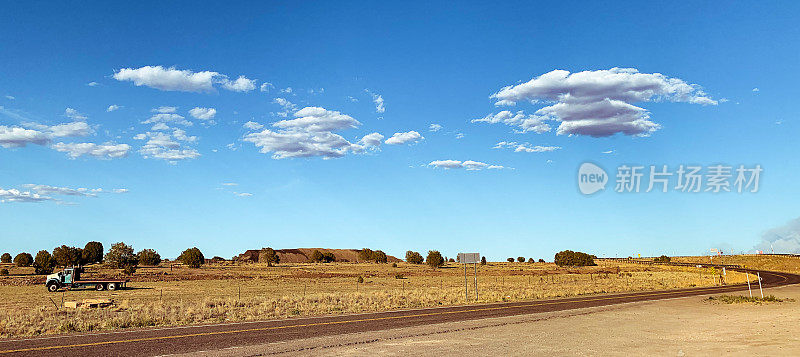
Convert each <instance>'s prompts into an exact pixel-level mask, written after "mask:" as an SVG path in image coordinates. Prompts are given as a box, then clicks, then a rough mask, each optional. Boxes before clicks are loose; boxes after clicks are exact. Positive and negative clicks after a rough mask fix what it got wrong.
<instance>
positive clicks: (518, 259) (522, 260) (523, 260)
mask: <svg viewBox="0 0 800 357" xmlns="http://www.w3.org/2000/svg"><path fill="white" fill-rule="evenodd" d="M517 261H518V262H520V263H524V262H525V257H517Z"/></svg>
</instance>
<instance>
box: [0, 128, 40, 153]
mask: <svg viewBox="0 0 800 357" xmlns="http://www.w3.org/2000/svg"><path fill="white" fill-rule="evenodd" d="M49 142H50V137H49V136H48V135H47V134H45V133H43V132H41V131H38V130H31V129H24V128H20V127H8V126H2V125H0V146H2V147H4V148H21V147H25V146H26V145H28V144H35V145H47V144H48V143H49Z"/></svg>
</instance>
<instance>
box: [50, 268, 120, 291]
mask: <svg viewBox="0 0 800 357" xmlns="http://www.w3.org/2000/svg"><path fill="white" fill-rule="evenodd" d="M82 272H83V268H81V267H72V268H66V269H64V270H62V271H60V272H58V273H55V274H50V275H48V276H47V279H46V280H45V286H46V287H47V291H49V292H56V291H58V290H60V289H76V288H82V287H91V288H94V289H95V290H97V291H103V290H109V291H114V290H117V289H120V288H124V287H125V285H127V284H128V281H130V280H127V279H81V273H82Z"/></svg>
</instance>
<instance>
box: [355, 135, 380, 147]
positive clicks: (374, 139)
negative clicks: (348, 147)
mask: <svg viewBox="0 0 800 357" xmlns="http://www.w3.org/2000/svg"><path fill="white" fill-rule="evenodd" d="M381 141H383V135H381V134H379V133H371V134H367V135H364V137H363V138H361V140H359V141H358V143H359V144H360V145H361V146H364V147H365V148H378V147H380V146H381Z"/></svg>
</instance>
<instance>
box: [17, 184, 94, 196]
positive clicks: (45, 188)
mask: <svg viewBox="0 0 800 357" xmlns="http://www.w3.org/2000/svg"><path fill="white" fill-rule="evenodd" d="M21 187H23V188H25V189H29V190H31V192H36V193H38V194H41V195H63V196H84V197H97V194H98V193H100V192H103V189H101V188H96V189H88V188H68V187H56V186H49V185H35V184H25V185H22V186H21Z"/></svg>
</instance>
